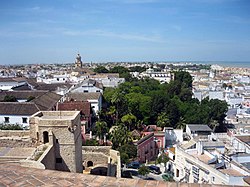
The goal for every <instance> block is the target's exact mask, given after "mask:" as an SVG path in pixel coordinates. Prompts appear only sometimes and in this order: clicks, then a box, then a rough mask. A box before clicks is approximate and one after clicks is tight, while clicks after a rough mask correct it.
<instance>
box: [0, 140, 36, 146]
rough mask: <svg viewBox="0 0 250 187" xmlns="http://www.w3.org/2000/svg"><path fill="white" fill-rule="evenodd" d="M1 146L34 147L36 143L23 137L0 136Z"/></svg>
mask: <svg viewBox="0 0 250 187" xmlns="http://www.w3.org/2000/svg"><path fill="white" fill-rule="evenodd" d="M0 147H34V143H32V142H31V141H26V140H22V139H15V138H9V139H6V138H4V139H3V138H0Z"/></svg>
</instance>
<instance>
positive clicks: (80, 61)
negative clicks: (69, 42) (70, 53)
mask: <svg viewBox="0 0 250 187" xmlns="http://www.w3.org/2000/svg"><path fill="white" fill-rule="evenodd" d="M81 58H82V57H81V55H80V54H79V53H78V54H77V56H76V60H75V67H76V68H81V67H82V60H81Z"/></svg>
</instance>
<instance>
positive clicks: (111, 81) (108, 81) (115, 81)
mask: <svg viewBox="0 0 250 187" xmlns="http://www.w3.org/2000/svg"><path fill="white" fill-rule="evenodd" d="M92 79H94V80H96V81H98V82H100V83H102V84H103V86H104V87H107V88H108V87H110V88H115V87H118V86H119V84H121V83H124V82H125V79H124V78H92Z"/></svg>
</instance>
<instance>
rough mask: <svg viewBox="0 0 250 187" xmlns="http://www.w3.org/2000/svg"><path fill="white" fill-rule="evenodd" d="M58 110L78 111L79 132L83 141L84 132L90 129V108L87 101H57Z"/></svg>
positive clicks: (84, 137)
mask: <svg viewBox="0 0 250 187" xmlns="http://www.w3.org/2000/svg"><path fill="white" fill-rule="evenodd" d="M57 110H59V111H80V120H81V132H82V137H83V142H85V140H86V133H87V132H89V131H90V130H92V108H91V105H90V103H89V102H87V101H69V102H64V103H58V105H57Z"/></svg>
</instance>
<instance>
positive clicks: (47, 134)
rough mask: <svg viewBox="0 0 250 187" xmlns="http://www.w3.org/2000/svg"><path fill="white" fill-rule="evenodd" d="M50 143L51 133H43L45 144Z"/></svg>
mask: <svg viewBox="0 0 250 187" xmlns="http://www.w3.org/2000/svg"><path fill="white" fill-rule="evenodd" d="M48 142H49V133H48V131H44V132H43V143H44V144H46V143H48Z"/></svg>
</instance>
